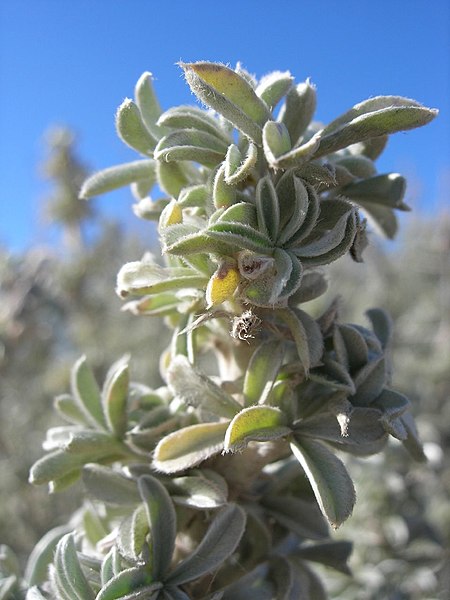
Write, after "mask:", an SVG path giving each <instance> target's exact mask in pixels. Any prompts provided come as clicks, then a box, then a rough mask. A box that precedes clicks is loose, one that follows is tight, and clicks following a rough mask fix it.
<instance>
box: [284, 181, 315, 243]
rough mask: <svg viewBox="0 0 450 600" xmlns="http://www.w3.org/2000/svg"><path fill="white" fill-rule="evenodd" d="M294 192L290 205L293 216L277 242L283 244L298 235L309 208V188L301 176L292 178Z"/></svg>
mask: <svg viewBox="0 0 450 600" xmlns="http://www.w3.org/2000/svg"><path fill="white" fill-rule="evenodd" d="M292 183H293V194H292V195H291V196H290V198H289V200H290V202H292V207H290V211H291V215H292V216H291V218H290V219H289V221H287V223H285V225H284V227H283V229H282V230H281V232H280V233H279V235H278V238H277V244H278V245H282V244H285V243H286V242H288V241H289V240H290V239H291V238H292V237H294V236H295V237H297V234H298V231H299V230H300V228H301V226H302V225H303V223H304V221H305V218H306V216H307V213H308V208H309V195H308V190H307V188H306V187H305V185H304V184H303V182H302V180H301V179H300V178H299V177H295V176H294V177H293V178H292Z"/></svg>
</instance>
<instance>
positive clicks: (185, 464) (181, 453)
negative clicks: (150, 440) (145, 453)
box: [154, 422, 228, 473]
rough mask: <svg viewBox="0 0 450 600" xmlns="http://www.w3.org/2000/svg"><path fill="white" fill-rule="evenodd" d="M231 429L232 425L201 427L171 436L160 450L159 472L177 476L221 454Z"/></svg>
mask: <svg viewBox="0 0 450 600" xmlns="http://www.w3.org/2000/svg"><path fill="white" fill-rule="evenodd" d="M227 427H228V422H225V423H201V424H199V425H191V426H189V427H184V428H183V429H179V430H178V431H174V432H173V433H170V434H169V435H167V436H166V437H164V438H163V439H162V440H161V441H160V442H159V443H158V445H157V446H156V449H155V454H154V465H155V468H156V469H158V470H159V471H161V472H163V473H177V472H179V471H184V470H185V469H189V468H191V467H194V466H195V465H198V464H199V463H201V462H203V461H204V460H206V459H207V458H209V457H210V456H213V455H214V454H217V453H219V452H221V450H223V438H224V435H225V432H226V430H227Z"/></svg>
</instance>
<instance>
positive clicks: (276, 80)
mask: <svg viewBox="0 0 450 600" xmlns="http://www.w3.org/2000/svg"><path fill="white" fill-rule="evenodd" d="M293 81H294V78H293V77H292V75H291V74H290V73H289V71H284V72H281V71H274V72H273V73H268V74H267V75H265V76H264V77H262V78H261V79H260V81H259V83H258V86H257V88H256V89H255V92H256V95H257V96H259V97H260V98H261V100H263V101H264V102H265V103H266V105H267V106H268V107H269V110H273V108H274V107H275V106H276V105H277V104H278V102H279V101H280V100H281V98H283V96H284V95H285V94H286V93H287V92H288V91H289V89H290V87H291V86H292V82H293Z"/></svg>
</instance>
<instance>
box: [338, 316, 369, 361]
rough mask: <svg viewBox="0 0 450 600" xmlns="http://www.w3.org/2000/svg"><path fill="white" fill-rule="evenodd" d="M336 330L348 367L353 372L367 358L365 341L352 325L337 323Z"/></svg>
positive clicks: (367, 352)
mask: <svg viewBox="0 0 450 600" xmlns="http://www.w3.org/2000/svg"><path fill="white" fill-rule="evenodd" d="M338 331H339V334H340V336H341V338H342V340H343V343H344V345H345V353H346V362H347V365H348V368H349V370H350V372H351V373H354V372H355V371H358V370H359V369H361V368H362V367H363V366H364V365H365V364H367V362H368V360H369V351H368V348H367V344H366V341H365V339H364V337H363V336H362V335H361V333H360V332H359V331H358V330H357V329H356V328H355V327H352V325H339V328H338Z"/></svg>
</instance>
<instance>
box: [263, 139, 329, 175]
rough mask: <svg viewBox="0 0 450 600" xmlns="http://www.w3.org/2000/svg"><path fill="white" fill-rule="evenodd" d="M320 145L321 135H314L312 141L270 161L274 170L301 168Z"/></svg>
mask: <svg viewBox="0 0 450 600" xmlns="http://www.w3.org/2000/svg"><path fill="white" fill-rule="evenodd" d="M319 144H320V135H319V134H317V135H314V136H313V137H312V138H311V139H310V140H308V141H307V142H305V143H304V144H302V145H301V146H297V147H295V148H293V149H292V150H289V151H288V152H285V153H284V154H279V155H278V156H277V157H276V158H275V159H271V160H269V162H270V164H271V166H272V167H273V168H274V169H290V168H294V167H295V168H298V167H301V166H302V165H303V164H305V162H307V161H308V160H309V159H310V158H311V156H313V154H314V152H315V151H316V150H317V148H318V147H319Z"/></svg>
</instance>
